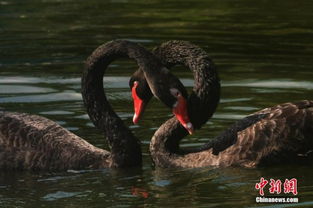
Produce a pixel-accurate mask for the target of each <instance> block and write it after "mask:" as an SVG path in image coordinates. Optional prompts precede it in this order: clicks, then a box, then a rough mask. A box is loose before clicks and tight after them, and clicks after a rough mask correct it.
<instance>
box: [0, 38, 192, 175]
mask: <svg viewBox="0 0 313 208" xmlns="http://www.w3.org/2000/svg"><path fill="white" fill-rule="evenodd" d="M120 57H126V58H127V57H128V58H131V59H135V60H136V62H137V64H138V66H139V68H140V71H142V72H140V73H139V74H141V75H144V76H145V78H146V79H145V82H147V85H148V84H149V85H148V87H150V89H151V90H152V92H153V94H154V95H155V96H157V97H158V98H160V100H161V101H162V100H165V101H166V102H165V104H166V105H168V106H173V105H174V103H175V102H177V100H176V98H175V97H173V95H172V93H171V90H172V89H176V88H177V90H180V91H182V92H183V93H184V95H186V92H185V91H184V87H183V85H182V84H181V83H180V82H179V80H178V79H177V78H176V77H174V76H172V75H171V74H170V73H169V72H168V71H166V70H165V69H164V70H160V69H162V68H164V67H163V65H162V64H161V63H160V62H159V61H158V59H156V58H155V57H154V56H153V55H152V54H151V53H150V52H148V51H147V50H145V49H144V48H143V47H141V46H139V45H137V44H135V43H132V42H128V41H122V40H118V41H112V42H109V43H106V44H104V45H102V46H100V47H98V48H97V49H96V50H95V51H94V52H93V53H92V55H91V56H90V57H89V58H88V59H87V61H86V66H85V67H86V69H85V71H84V73H83V77H82V95H83V100H84V104H85V106H86V108H87V112H88V114H89V117H90V119H91V120H92V122H93V123H94V124H95V126H96V127H97V128H99V129H101V130H102V131H103V132H104V134H105V136H106V139H107V141H108V144H109V146H110V148H111V152H108V151H106V150H103V149H99V148H97V147H95V146H93V145H91V144H89V143H88V142H87V141H85V140H84V139H82V138H80V137H78V136H76V135H74V134H73V133H71V132H69V131H68V130H66V129H65V128H63V127H61V126H60V125H58V124H57V123H55V122H53V121H51V120H49V119H47V118H43V117H41V116H37V115H29V114H25V113H13V112H5V111H3V112H0V169H1V170H7V169H17V170H53V171H55V170H68V169H98V168H106V167H116V168H120V167H121V168H122V167H132V166H140V165H141V163H142V155H141V148H140V142H139V140H138V139H137V138H136V137H135V136H134V135H133V134H132V133H131V131H130V130H129V129H128V128H127V127H126V126H125V125H124V123H123V122H122V120H121V119H120V118H119V117H118V116H117V115H116V113H115V112H114V111H113V109H112V107H111V105H110V104H109V102H108V101H107V98H106V95H105V93H104V89H103V75H104V73H105V70H106V68H107V66H108V65H109V64H110V63H111V62H112V61H114V60H115V59H117V58H120ZM134 77H137V76H136V74H135V76H134ZM141 79H142V78H141ZM169 83H170V84H169ZM137 88H138V89H137V92H136V94H138V96H141V97H144V95H142V93H141V92H140V87H137ZM135 90H136V89H135ZM186 114H187V111H186Z"/></svg>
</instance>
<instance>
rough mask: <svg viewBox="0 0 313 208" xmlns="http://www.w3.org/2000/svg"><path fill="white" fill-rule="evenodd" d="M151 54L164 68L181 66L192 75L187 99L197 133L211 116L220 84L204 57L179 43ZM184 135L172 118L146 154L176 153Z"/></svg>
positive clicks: (197, 49) (197, 48)
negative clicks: (158, 152) (149, 152)
mask: <svg viewBox="0 0 313 208" xmlns="http://www.w3.org/2000/svg"><path fill="white" fill-rule="evenodd" d="M154 54H155V55H156V56H157V57H159V58H160V60H162V62H163V64H164V65H166V66H167V67H171V66H173V65H177V64H182V65H184V66H185V67H188V68H190V69H191V71H192V72H193V75H194V80H195V82H194V88H193V92H192V94H191V95H190V97H189V99H188V112H189V116H190V120H191V122H192V124H193V125H194V127H195V128H196V129H199V128H200V127H201V126H202V125H203V124H205V123H206V122H207V120H208V119H209V118H210V117H211V116H212V115H213V113H214V112H215V110H216V108H217V105H218V103H219V98H220V82H219V78H218V74H217V71H216V69H215V66H214V64H213V62H212V60H211V59H210V58H209V57H208V55H207V53H206V52H205V51H203V50H202V49H200V48H199V47H197V46H195V45H193V44H190V43H188V42H183V41H170V42H167V43H165V44H162V45H161V46H160V47H159V48H157V49H155V50H154ZM187 134H188V133H187V131H186V130H185V129H184V128H183V127H182V126H181V125H180V124H179V123H178V121H177V120H176V119H174V118H172V119H170V120H168V121H167V122H166V123H164V124H163V125H162V126H161V127H160V128H159V129H158V131H157V132H156V133H155V135H154V136H153V138H152V141H151V144H150V151H151V152H152V154H153V153H155V152H156V151H155V150H156V149H158V151H160V152H164V153H165V152H168V153H169V152H170V153H179V152H180V151H179V142H180V140H181V139H182V138H184V137H185V136H187ZM152 157H153V156H152Z"/></svg>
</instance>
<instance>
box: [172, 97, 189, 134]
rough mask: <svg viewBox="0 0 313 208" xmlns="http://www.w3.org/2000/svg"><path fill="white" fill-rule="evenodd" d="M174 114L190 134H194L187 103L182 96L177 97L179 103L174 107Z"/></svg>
mask: <svg viewBox="0 0 313 208" xmlns="http://www.w3.org/2000/svg"><path fill="white" fill-rule="evenodd" d="M173 114H174V115H175V116H176V118H177V120H178V121H179V122H180V123H181V125H183V127H185V129H186V130H187V131H188V132H189V134H193V132H194V129H193V126H192V123H191V122H190V120H189V116H188V110H187V101H186V99H185V98H184V97H183V96H182V95H178V97H177V103H176V104H175V105H174V107H173Z"/></svg>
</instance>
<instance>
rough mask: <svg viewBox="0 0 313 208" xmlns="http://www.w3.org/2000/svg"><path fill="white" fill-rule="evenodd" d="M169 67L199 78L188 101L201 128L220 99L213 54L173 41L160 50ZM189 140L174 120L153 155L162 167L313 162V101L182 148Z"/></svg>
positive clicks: (155, 142) (270, 111)
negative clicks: (211, 57) (186, 71)
mask: <svg viewBox="0 0 313 208" xmlns="http://www.w3.org/2000/svg"><path fill="white" fill-rule="evenodd" d="M154 54H155V55H156V56H157V57H159V59H160V60H161V61H162V63H163V64H164V65H165V66H167V67H168V68H170V67H172V66H174V65H177V64H182V65H184V66H185V67H187V68H189V69H191V71H192V72H193V75H194V79H195V85H194V88H193V92H192V94H191V95H190V96H189V99H188V112H189V117H190V120H191V122H192V124H193V126H194V127H195V129H199V128H200V127H201V126H202V125H203V124H205V123H206V122H207V120H208V119H209V118H211V116H212V115H213V113H214V112H215V110H216V107H217V105H218V103H219V98H220V81H219V78H218V74H217V70H216V68H215V66H214V64H213V62H212V60H211V59H210V58H209V57H208V55H207V53H206V52H205V51H203V50H202V49H200V48H199V47H197V46H195V45H193V44H191V43H189V42H185V41H169V42H166V43H164V44H162V45H161V46H160V47H158V48H156V49H155V50H154ZM187 135H188V132H187V131H186V129H185V128H184V127H183V126H182V125H181V124H180V122H179V121H177V119H176V118H171V119H169V120H168V121H166V122H165V123H164V124H163V125H161V127H160V128H159V129H158V130H157V131H156V132H155V134H154V136H153V137H152V140H151V143H150V152H151V156H152V159H153V161H154V163H155V165H156V166H160V167H183V168H194V167H206V166H215V167H227V166H243V167H256V166H261V165H269V164H277V163H281V162H294V161H313V158H312V157H310V156H312V154H310V153H311V152H312V150H313V101H310V100H304V101H301V102H298V103H285V104H281V105H277V106H274V107H271V108H266V109H264V110H261V111H259V112H256V113H254V114H252V115H250V116H248V117H246V118H244V119H242V120H240V121H238V122H236V123H235V124H233V125H232V126H230V127H229V128H228V129H227V130H226V131H224V132H223V133H221V134H220V135H219V136H218V137H216V138H215V139H213V140H210V141H209V142H208V143H207V144H205V145H203V146H201V147H199V148H196V149H193V150H184V149H181V148H179V142H180V140H181V139H183V138H184V137H185V136H187Z"/></svg>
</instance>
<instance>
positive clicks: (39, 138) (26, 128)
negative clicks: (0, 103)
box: [0, 112, 112, 170]
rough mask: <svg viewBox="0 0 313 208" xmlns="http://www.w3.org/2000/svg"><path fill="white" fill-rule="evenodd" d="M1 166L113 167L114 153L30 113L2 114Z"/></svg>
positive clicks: (9, 167) (0, 115)
mask: <svg viewBox="0 0 313 208" xmlns="http://www.w3.org/2000/svg"><path fill="white" fill-rule="evenodd" d="M0 143H1V145H0V168H1V169H15V170H68V169H98V168H105V167H110V166H111V164H110V163H111V162H112V160H111V159H110V152H108V151H106V150H102V149H100V148H97V147H95V146H93V145H91V144H90V143H88V142H87V141H86V140H84V139H82V138H80V137H78V136H76V135H75V134H73V133H71V132H70V131H68V130H66V129H65V128H63V127H61V126H60V125H58V124H57V123H55V122H53V121H51V120H49V119H47V118H44V117H41V116H37V115H29V114H26V113H14V112H1V113H0Z"/></svg>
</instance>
